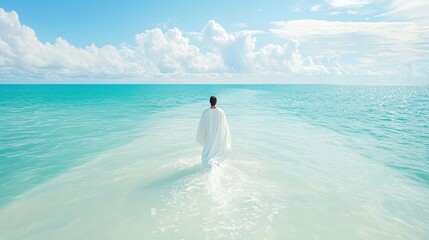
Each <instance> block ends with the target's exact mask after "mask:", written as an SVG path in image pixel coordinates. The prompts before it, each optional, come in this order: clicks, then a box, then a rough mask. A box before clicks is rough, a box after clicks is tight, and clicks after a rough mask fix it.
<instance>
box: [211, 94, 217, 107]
mask: <svg viewBox="0 0 429 240" xmlns="http://www.w3.org/2000/svg"><path fill="white" fill-rule="evenodd" d="M216 103H217V98H216V97H215V96H211V97H210V105H212V107H214V106H216Z"/></svg>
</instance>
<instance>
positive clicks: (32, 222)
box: [0, 85, 429, 240]
mask: <svg viewBox="0 0 429 240" xmlns="http://www.w3.org/2000/svg"><path fill="white" fill-rule="evenodd" d="M211 95H216V96H217V97H218V106H219V107H221V108H222V109H223V110H224V111H225V113H226V116H227V119H228V122H229V127H230V130H231V137H232V152H231V155H230V157H229V159H228V160H227V161H226V162H225V163H224V164H223V165H221V166H220V167H219V168H213V169H211V170H209V169H205V168H204V167H203V166H202V164H201V160H200V154H201V151H202V147H201V146H199V145H198V144H197V143H196V142H195V134H196V130H197V126H198V122H199V118H200V116H201V114H202V112H203V110H204V109H206V108H208V107H209V102H208V100H209V97H210V96H211ZM0 236H1V237H0V238H1V239H5V240H12V239H43V240H47V239H55V240H57V239H62V240H63V239H91V240H96V239H103V240H105V239H306V240H307V239H348V240H349V239H377V240H381V239H389V240H391V239H407V240H408V239H427V237H428V236H429V87H428V86H341V85H0Z"/></svg>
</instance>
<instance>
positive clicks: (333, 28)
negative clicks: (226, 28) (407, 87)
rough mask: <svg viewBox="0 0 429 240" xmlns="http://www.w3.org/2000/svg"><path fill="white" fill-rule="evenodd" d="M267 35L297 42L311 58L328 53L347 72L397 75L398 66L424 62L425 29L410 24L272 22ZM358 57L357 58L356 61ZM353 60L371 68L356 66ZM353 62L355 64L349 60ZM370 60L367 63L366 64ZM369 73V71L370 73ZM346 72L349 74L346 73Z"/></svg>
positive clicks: (427, 38)
mask: <svg viewBox="0 0 429 240" xmlns="http://www.w3.org/2000/svg"><path fill="white" fill-rule="evenodd" d="M272 24H273V28H272V29H271V32H272V33H273V34H274V35H276V36H278V37H281V38H285V39H298V40H299V41H301V42H302V44H303V45H305V46H306V48H308V49H311V51H312V52H313V54H317V53H318V52H323V51H324V50H326V49H328V50H329V49H331V50H333V51H335V52H337V53H339V54H340V55H341V56H342V58H343V59H349V62H350V64H349V65H348V66H349V67H348V69H353V67H354V70H356V69H357V70H359V71H360V72H361V73H362V72H375V71H379V72H383V73H385V74H387V73H391V74H393V73H395V74H396V73H398V71H399V68H397V67H395V66H398V65H407V64H409V63H410V62H414V61H428V57H427V56H428V54H429V48H428V47H429V46H428V42H429V29H428V28H426V27H422V26H421V25H419V24H416V23H414V22H340V21H325V20H311V19H307V20H293V21H284V22H273V23H272ZM359 56H360V57H359ZM357 58H361V59H366V60H365V61H366V63H368V62H370V61H371V62H372V66H371V67H370V65H368V64H362V62H359V61H358V62H357V63H354V65H353V64H352V63H353V62H356V59H357ZM353 59H355V60H353ZM370 59H371V60H370ZM370 70H371V71H370ZM350 72H352V71H351V70H350Z"/></svg>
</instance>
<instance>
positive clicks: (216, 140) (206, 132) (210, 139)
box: [197, 107, 231, 167]
mask: <svg viewBox="0 0 429 240" xmlns="http://www.w3.org/2000/svg"><path fill="white" fill-rule="evenodd" d="M197 142H198V143H199V144H201V145H202V146H203V147H204V148H203V153H202V154H201V160H202V162H203V164H204V165H205V166H207V167H211V165H212V163H213V162H217V163H218V164H220V163H222V162H223V161H225V159H226V158H227V157H228V152H229V151H230V150H231V134H230V132H229V127H228V122H227V121H226V116H225V113H224V111H223V110H222V109H220V108H218V107H216V108H214V109H212V108H208V109H206V110H204V112H203V115H202V116H201V120H200V124H199V126H198V132H197Z"/></svg>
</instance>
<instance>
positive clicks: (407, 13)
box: [380, 0, 429, 24]
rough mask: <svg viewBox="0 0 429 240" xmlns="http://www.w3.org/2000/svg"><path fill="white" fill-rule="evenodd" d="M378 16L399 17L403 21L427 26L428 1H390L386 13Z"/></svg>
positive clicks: (428, 22) (428, 14) (428, 15)
mask: <svg viewBox="0 0 429 240" xmlns="http://www.w3.org/2000/svg"><path fill="white" fill-rule="evenodd" d="M380 16H399V17H401V18H403V19H407V20H414V21H417V22H422V23H424V24H429V1H427V0H413V1H410V0H392V1H390V3H389V4H388V7H387V12H386V13H384V14H381V15H380Z"/></svg>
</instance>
